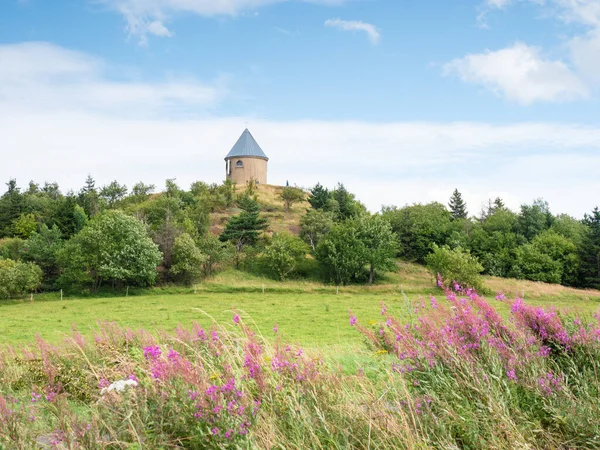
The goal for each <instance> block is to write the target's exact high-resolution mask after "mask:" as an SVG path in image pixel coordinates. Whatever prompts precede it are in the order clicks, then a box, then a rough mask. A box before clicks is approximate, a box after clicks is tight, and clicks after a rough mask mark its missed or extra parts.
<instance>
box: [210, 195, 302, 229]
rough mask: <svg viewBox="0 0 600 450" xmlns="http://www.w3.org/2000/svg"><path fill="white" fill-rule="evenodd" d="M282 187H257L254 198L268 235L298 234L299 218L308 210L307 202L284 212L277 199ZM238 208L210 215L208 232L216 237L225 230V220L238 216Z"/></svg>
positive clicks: (279, 200)
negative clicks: (266, 224) (267, 226)
mask: <svg viewBox="0 0 600 450" xmlns="http://www.w3.org/2000/svg"><path fill="white" fill-rule="evenodd" d="M244 190H245V187H242V186H238V187H237V188H236V193H237V194H241V193H243V191H244ZM282 190H283V186H273V185H268V184H261V185H258V186H257V190H256V196H257V199H258V204H259V207H260V210H261V212H262V214H263V216H264V217H266V218H267V219H268V220H269V228H268V229H267V232H268V233H279V232H283V231H286V232H290V233H294V234H298V233H300V218H301V217H302V216H303V215H304V214H305V213H306V210H307V209H309V208H310V204H309V203H308V202H307V201H304V202H301V203H296V204H295V205H293V207H292V208H291V209H290V211H289V212H285V210H284V207H283V202H282V201H281V199H280V198H279V196H280V195H281V191H282ZM239 212H240V210H239V209H238V208H229V209H227V210H226V211H223V212H217V213H213V214H211V215H210V231H211V232H212V233H213V234H215V235H217V234H220V233H221V232H222V231H223V229H224V228H225V224H226V223H227V220H228V219H229V218H230V217H231V216H233V215H235V214H238V213H239Z"/></svg>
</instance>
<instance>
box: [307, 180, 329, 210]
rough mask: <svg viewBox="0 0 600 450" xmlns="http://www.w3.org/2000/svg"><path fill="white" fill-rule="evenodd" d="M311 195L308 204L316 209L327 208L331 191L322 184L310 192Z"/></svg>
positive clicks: (318, 184)
mask: <svg viewBox="0 0 600 450" xmlns="http://www.w3.org/2000/svg"><path fill="white" fill-rule="evenodd" d="M310 194H311V195H310V197H309V198H308V202H309V203H310V205H311V206H312V207H313V208H314V209H323V208H325V207H326V206H327V203H328V202H329V199H330V198H331V193H330V192H329V189H327V188H325V187H323V186H322V185H321V183H317V185H316V186H315V187H314V188H312V189H311V190H310Z"/></svg>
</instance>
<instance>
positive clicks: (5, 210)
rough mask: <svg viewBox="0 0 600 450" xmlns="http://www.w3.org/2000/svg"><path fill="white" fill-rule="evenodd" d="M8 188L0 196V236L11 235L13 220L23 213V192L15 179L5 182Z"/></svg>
mask: <svg viewBox="0 0 600 450" xmlns="http://www.w3.org/2000/svg"><path fill="white" fill-rule="evenodd" d="M6 186H7V188H8V190H7V191H6V192H5V193H4V195H2V197H0V238H2V237H5V236H12V232H13V229H12V226H13V222H14V221H15V220H16V219H17V218H18V217H19V216H20V215H21V214H22V213H23V200H24V198H23V194H22V193H21V189H20V188H19V187H18V186H17V180H15V179H14V178H13V179H10V180H9V181H8V183H6Z"/></svg>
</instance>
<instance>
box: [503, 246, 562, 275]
mask: <svg viewBox="0 0 600 450" xmlns="http://www.w3.org/2000/svg"><path fill="white" fill-rule="evenodd" d="M509 275H510V276H512V277H514V278H524V279H526V280H531V281H542V282H544V283H560V280H561V277H562V265H561V263H560V262H559V261H555V260H554V259H552V257H551V256H550V255H547V254H545V253H542V252H541V251H540V250H539V248H538V247H536V246H535V245H533V244H524V245H521V246H520V247H519V248H517V249H516V256H515V263H514V265H513V268H512V270H511V272H510V273H509Z"/></svg>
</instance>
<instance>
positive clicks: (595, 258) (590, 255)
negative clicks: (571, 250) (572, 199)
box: [580, 207, 600, 289]
mask: <svg viewBox="0 0 600 450" xmlns="http://www.w3.org/2000/svg"><path fill="white" fill-rule="evenodd" d="M583 224H584V225H585V227H586V231H585V234H584V237H583V242H582V245H581V248H580V256H581V281H582V283H583V285H584V286H585V287H591V288H596V289H600V209H598V207H596V208H594V210H593V211H592V213H591V214H586V215H585V216H584V219H583Z"/></svg>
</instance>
